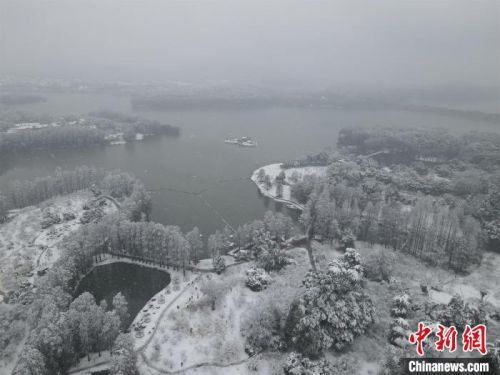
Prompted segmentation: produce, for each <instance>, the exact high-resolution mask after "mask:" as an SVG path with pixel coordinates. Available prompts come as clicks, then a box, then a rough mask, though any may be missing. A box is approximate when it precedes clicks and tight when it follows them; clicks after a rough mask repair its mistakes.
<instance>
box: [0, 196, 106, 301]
mask: <svg viewBox="0 0 500 375" xmlns="http://www.w3.org/2000/svg"><path fill="white" fill-rule="evenodd" d="M91 198H92V195H91V193H89V192H78V193H74V194H71V195H66V196H63V197H56V198H53V199H50V200H47V201H45V202H43V203H41V204H39V205H38V206H30V207H26V208H23V209H21V210H17V211H15V213H14V215H13V218H11V219H10V220H9V221H8V222H7V223H4V224H2V225H0V275H1V277H0V292H3V293H5V292H7V291H8V290H12V289H15V288H16V287H17V286H18V285H19V284H20V283H23V282H25V281H29V282H31V283H33V281H34V276H35V275H36V272H37V271H38V270H43V269H45V268H48V267H50V266H51V265H52V264H53V263H54V262H55V261H56V260H57V259H58V258H59V255H60V249H59V247H58V244H59V243H60V242H61V240H62V239H63V238H64V237H65V236H66V235H68V234H69V233H72V232H74V231H75V230H76V229H78V228H79V227H80V226H81V225H82V224H81V223H80V220H79V219H80V217H81V215H82V214H83V212H84V210H83V204H84V203H85V202H87V201H88V200H89V199H91ZM46 208H50V209H51V210H52V212H54V213H55V214H58V215H62V213H63V212H71V213H73V214H74V215H75V219H72V220H69V221H64V220H63V221H62V222H61V223H59V224H54V225H52V226H50V227H48V228H45V229H42V227H41V222H42V218H43V215H42V210H43V209H46ZM114 209H115V208H114V206H112V205H107V206H106V207H105V211H108V212H110V211H111V210H114Z"/></svg>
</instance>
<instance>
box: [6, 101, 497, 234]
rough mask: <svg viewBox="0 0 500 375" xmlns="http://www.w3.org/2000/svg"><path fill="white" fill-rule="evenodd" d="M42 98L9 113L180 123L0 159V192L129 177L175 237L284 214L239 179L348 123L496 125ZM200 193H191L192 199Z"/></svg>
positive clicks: (407, 116) (325, 143)
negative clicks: (71, 172) (82, 173)
mask: <svg viewBox="0 0 500 375" xmlns="http://www.w3.org/2000/svg"><path fill="white" fill-rule="evenodd" d="M47 97H48V101H47V102H44V103H38V104H34V105H28V106H19V107H17V108H15V109H17V110H20V111H29V112H34V113H40V114H50V115H54V116H57V115H69V114H85V113H88V112H89V111H95V110H102V109H108V110H113V111H120V112H124V113H132V114H135V115H138V116H143V117H148V118H151V119H156V120H160V121H162V122H165V123H169V124H172V125H176V126H179V127H180V128H181V135H180V137H178V138H168V137H164V138H157V139H152V140H147V141H143V142H136V143H130V144H126V145H120V146H108V147H97V148H92V149H84V150H71V151H68V150H64V151H51V152H38V153H36V154H31V155H26V156H24V157H19V156H16V157H15V158H14V157H11V158H8V157H7V158H6V157H3V159H2V160H0V187H1V186H2V185H4V184H5V183H6V182H7V181H8V180H10V179H32V178H35V177H37V176H44V175H47V174H51V173H53V172H54V170H55V168H56V167H61V168H63V169H72V168H74V167H76V166H80V165H88V166H90V165H92V166H96V167H101V168H105V169H121V170H123V171H128V172H132V173H133V174H134V175H135V176H136V177H138V178H139V179H141V180H142V181H143V182H144V184H145V185H146V187H147V188H148V189H150V190H151V191H152V197H153V217H152V219H153V220H155V221H158V222H161V223H163V224H170V225H179V226H180V227H181V228H182V229H183V230H184V231H187V230H190V229H191V228H192V227H194V226H195V225H196V226H198V227H199V228H200V230H201V232H202V233H204V234H205V235H208V234H210V233H213V232H214V231H215V230H216V229H221V228H222V227H223V226H224V224H223V221H222V219H221V217H224V218H225V219H226V220H227V221H228V222H229V223H230V224H231V225H233V226H237V225H239V224H243V223H245V222H248V221H251V220H254V219H256V218H259V217H261V216H262V215H263V214H264V213H265V211H266V210H268V209H273V210H287V209H286V208H284V207H282V205H279V204H278V205H276V204H274V203H273V202H270V201H269V200H268V199H265V198H263V197H261V196H260V195H259V193H258V191H257V188H256V187H255V186H254V184H253V183H252V182H251V181H250V180H249V179H248V177H249V176H250V174H251V173H252V171H253V170H255V169H256V168H258V167H259V166H262V165H265V164H269V163H274V162H279V161H284V160H287V159H293V158H298V157H301V156H304V155H306V154H308V153H315V152H318V151H321V150H323V149H325V148H328V147H331V148H335V145H336V142H337V134H338V131H339V129H341V128H343V127H349V126H358V125H369V126H384V125H400V126H409V127H424V126H428V127H448V128H452V129H454V131H456V132H461V131H463V130H465V129H476V130H477V129H484V130H495V129H498V127H496V126H495V125H492V124H488V123H481V122H478V121H473V120H467V119H461V118H454V117H446V116H437V115H427V114H422V113H411V112H396V111H351V110H333V109H304V108H300V109H294V108H272V109H261V110H210V111H208V110H207V111H170V112H157V111H141V112H133V111H132V110H131V107H130V102H129V98H128V97H120V96H111V95H96V94H49V95H47ZM239 136H250V137H252V138H254V139H255V140H256V141H257V142H258V144H259V147H257V148H239V147H237V146H233V145H227V144H225V143H224V139H225V138H227V137H239ZM199 192H202V194H200V195H195V194H193V193H199Z"/></svg>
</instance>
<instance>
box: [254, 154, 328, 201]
mask: <svg viewBox="0 0 500 375" xmlns="http://www.w3.org/2000/svg"><path fill="white" fill-rule="evenodd" d="M327 168H328V167H326V166H325V167H322V166H309V167H300V168H287V169H282V168H281V163H275V164H269V165H266V166H263V167H261V168H259V169H256V170H255V171H254V172H253V173H252V176H251V177H250V178H251V180H252V181H253V182H254V183H255V184H256V185H257V187H258V188H259V190H260V192H261V193H262V194H263V195H265V196H267V197H269V198H272V199H274V200H277V201H292V202H294V200H293V199H292V196H291V191H290V185H291V184H292V183H293V181H292V179H293V178H292V176H293V177H294V178H297V179H298V180H301V179H303V178H304V176H307V175H313V176H324V175H325V174H326V170H327ZM261 169H263V170H264V172H265V173H266V175H268V176H269V177H270V178H271V187H270V188H269V189H268V188H267V187H266V186H265V184H264V183H263V182H260V181H259V179H258V174H259V171H260V170H261ZM282 171H283V172H285V185H283V194H282V196H281V197H278V196H277V195H278V194H277V192H276V183H275V179H276V177H278V175H279V174H280V173H281V172H282ZM295 203H297V202H295Z"/></svg>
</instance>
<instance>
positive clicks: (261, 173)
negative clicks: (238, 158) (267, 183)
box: [257, 168, 266, 183]
mask: <svg viewBox="0 0 500 375" xmlns="http://www.w3.org/2000/svg"><path fill="white" fill-rule="evenodd" d="M265 177H266V171H265V170H264V168H261V169H259V171H258V172H257V181H258V182H260V183H262V182H264V178H265Z"/></svg>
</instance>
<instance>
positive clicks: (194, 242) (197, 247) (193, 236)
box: [186, 227, 204, 262]
mask: <svg viewBox="0 0 500 375" xmlns="http://www.w3.org/2000/svg"><path fill="white" fill-rule="evenodd" d="M186 240H187V241H188V242H189V245H190V246H191V257H192V259H193V261H194V262H197V261H199V260H200V259H201V257H202V253H203V248H204V246H203V241H202V240H201V237H200V230H199V229H198V227H194V228H193V229H192V230H191V231H190V232H188V233H186Z"/></svg>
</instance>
